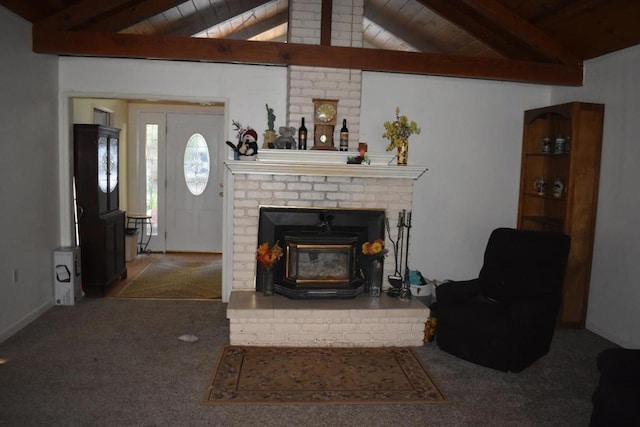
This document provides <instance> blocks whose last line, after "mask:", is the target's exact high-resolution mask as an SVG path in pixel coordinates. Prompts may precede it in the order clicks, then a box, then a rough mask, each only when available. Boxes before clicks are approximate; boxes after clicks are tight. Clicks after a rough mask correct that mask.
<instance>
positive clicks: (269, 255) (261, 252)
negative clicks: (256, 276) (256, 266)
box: [257, 242, 283, 270]
mask: <svg viewBox="0 0 640 427" xmlns="http://www.w3.org/2000/svg"><path fill="white" fill-rule="evenodd" d="M257 253H258V256H257V259H258V262H260V266H261V267H262V268H263V269H265V270H267V269H270V268H271V267H273V265H274V264H275V263H276V262H277V261H278V260H279V259H280V258H282V255H283V252H282V248H281V247H280V245H279V244H278V242H276V244H275V245H273V247H272V248H271V249H269V242H264V243H263V244H261V245H260V246H258V250H257Z"/></svg>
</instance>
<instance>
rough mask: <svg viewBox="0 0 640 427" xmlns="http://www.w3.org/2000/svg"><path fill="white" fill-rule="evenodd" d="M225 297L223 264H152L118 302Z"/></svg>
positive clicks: (119, 295) (127, 288) (128, 286)
mask: <svg viewBox="0 0 640 427" xmlns="http://www.w3.org/2000/svg"><path fill="white" fill-rule="evenodd" d="M221 295H222V263H221V262H220V261H214V262H153V263H151V264H149V265H148V266H146V267H145V268H144V269H143V270H142V271H141V272H140V273H139V274H138V275H137V276H136V277H135V278H134V279H133V280H132V281H131V282H129V283H128V284H127V285H126V286H125V288H124V289H122V291H120V293H119V294H118V297H119V298H173V299H215V298H220V297H221Z"/></svg>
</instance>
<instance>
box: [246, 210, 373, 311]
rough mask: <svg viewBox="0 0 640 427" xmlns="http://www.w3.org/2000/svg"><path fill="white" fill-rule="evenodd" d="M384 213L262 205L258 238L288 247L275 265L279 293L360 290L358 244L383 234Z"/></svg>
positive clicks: (331, 294) (343, 294) (303, 295)
mask: <svg viewBox="0 0 640 427" xmlns="http://www.w3.org/2000/svg"><path fill="white" fill-rule="evenodd" d="M384 218H385V213H384V210H382V209H326V208H290V207H261V208H260V219H259V226H258V241H259V243H263V242H265V241H268V242H270V244H274V243H275V242H279V243H280V244H281V246H283V247H284V248H285V257H283V260H282V262H279V263H278V264H276V266H275V267H274V269H273V274H274V290H275V292H276V293H279V294H282V295H285V296H287V297H290V298H294V299H309V298H353V297H355V296H358V295H360V294H361V293H362V292H364V290H365V282H364V278H363V275H362V273H361V271H362V268H361V266H360V261H359V258H360V257H359V255H360V252H361V250H360V248H361V247H362V244H363V243H365V242H367V241H374V240H376V239H380V238H382V239H384V222H385V221H384ZM258 274H262V271H261V270H258ZM257 283H260V281H259V280H257ZM256 290H258V291H261V289H258V285H257V286H256Z"/></svg>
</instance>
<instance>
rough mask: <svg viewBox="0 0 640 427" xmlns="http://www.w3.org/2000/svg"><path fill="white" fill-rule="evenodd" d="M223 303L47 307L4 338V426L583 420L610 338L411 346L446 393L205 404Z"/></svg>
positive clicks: (0, 369) (250, 426) (225, 335)
mask: <svg viewBox="0 0 640 427" xmlns="http://www.w3.org/2000/svg"><path fill="white" fill-rule="evenodd" d="M226 308H227V306H226V304H224V303H222V302H221V301H220V300H198V301H196V300H170V299H141V298H84V299H83V300H82V301H80V303H79V304H77V305H76V306H72V307H65V306H56V307H52V308H51V309H50V310H48V311H47V312H46V313H44V314H43V315H42V316H40V317H39V318H38V319H36V320H35V321H33V322H31V323H30V324H29V325H27V326H26V327H25V328H24V329H22V330H20V331H19V332H17V333H16V334H15V335H13V336H12V337H10V338H9V339H8V340H6V341H5V342H2V343H0V425H1V426H16V427H17V426H65V427H69V426H73V427H75V426H91V427H102V426H104V427H107V426H108V427H112V426H190V427H191V426H192V427H200V426H202V427H205V426H224V427H235V426H238V427H267V426H314V427H315V426H317V427H334V426H336V425H337V426H358V427H360V426H362V427H364V426H367V427H369V426H372V427H374V426H375V427H380V426H385V427H386V426H390V427H397V426H403V427H404V426H407V427H409V426H416V427H425V426H462V427H467V426H473V427H478V426H480V427H485V426H486V427H493V426H498V425H499V426H509V427H512V426H513V427H532V426H535V427H556V426H562V427H584V426H587V425H588V424H589V417H590V415H591V411H592V408H593V405H592V403H591V396H592V394H593V391H594V390H595V387H596V385H597V382H598V369H597V367H596V357H597V356H598V353H599V352H600V351H602V350H603V349H605V348H609V347H612V346H613V344H612V343H611V342H609V341H607V340H605V339H604V338H602V337H599V336H597V335H595V334H594V333H592V332H589V331H586V330H584V329H582V330H577V329H576V330H558V331H556V334H555V336H554V338H553V342H552V344H551V351H550V352H549V354H547V355H546V356H544V357H543V358H541V359H540V360H539V361H537V362H536V363H534V364H533V366H531V367H530V368H528V369H527V370H525V371H524V372H521V373H519V374H513V373H506V372H499V371H495V370H493V369H488V368H483V367H481V366H477V365H474V364H472V363H469V362H466V361H464V360H461V359H458V358H456V357H453V356H451V355H450V354H447V353H445V352H443V351H441V350H440V349H439V348H438V347H437V345H436V344H435V343H429V344H425V345H424V346H421V347H415V348H412V350H413V352H414V353H415V355H416V357H417V358H418V360H419V361H420V363H422V364H423V365H424V366H425V367H426V368H427V369H428V372H429V376H430V377H431V378H432V379H433V381H434V382H435V383H436V384H437V386H438V388H439V389H440V390H441V391H442V393H443V394H444V395H445V396H446V399H447V403H444V404H427V405H425V404H420V403H407V404H377V405H360V404H344V405H334V404H332V405H326V404H322V403H317V404H297V405H293V404H291V405H287V404H275V405H251V404H246V405H210V404H204V403H203V398H204V395H205V390H207V388H208V386H209V385H210V382H211V375H212V370H213V368H214V366H215V364H216V358H217V355H218V354H219V353H220V352H221V351H222V349H223V348H224V347H225V345H228V344H229V328H230V326H229V321H228V319H227V318H226ZM255 329H256V330H259V329H260V324H256V325H255ZM183 335H189V336H191V335H193V336H196V337H198V340H197V341H191V340H187V341H184V340H181V339H180V337H182V336H183ZM3 361H4V363H3Z"/></svg>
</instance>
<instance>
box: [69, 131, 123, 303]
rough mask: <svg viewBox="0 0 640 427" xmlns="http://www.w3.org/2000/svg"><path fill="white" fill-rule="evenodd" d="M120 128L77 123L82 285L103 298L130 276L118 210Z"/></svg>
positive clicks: (121, 215)
mask: <svg viewBox="0 0 640 427" xmlns="http://www.w3.org/2000/svg"><path fill="white" fill-rule="evenodd" d="M119 136H120V130H119V129H115V128H111V127H108V126H100V125H92V124H76V125H74V134H73V138H74V161H73V163H74V180H75V187H76V201H77V205H78V231H79V234H80V242H79V243H80V251H81V260H82V285H83V289H84V291H85V292H86V293H87V294H88V295H91V294H104V293H105V292H106V290H107V288H108V287H109V286H110V285H111V284H112V283H113V282H114V281H115V280H117V279H118V278H126V276H127V269H126V265H125V250H124V249H125V247H124V243H125V237H124V229H125V223H124V222H125V220H124V216H125V215H124V212H122V211H121V210H119V201H118V197H119V195H118V192H119V182H118V169H119V161H118V160H119V153H118V151H119Z"/></svg>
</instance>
